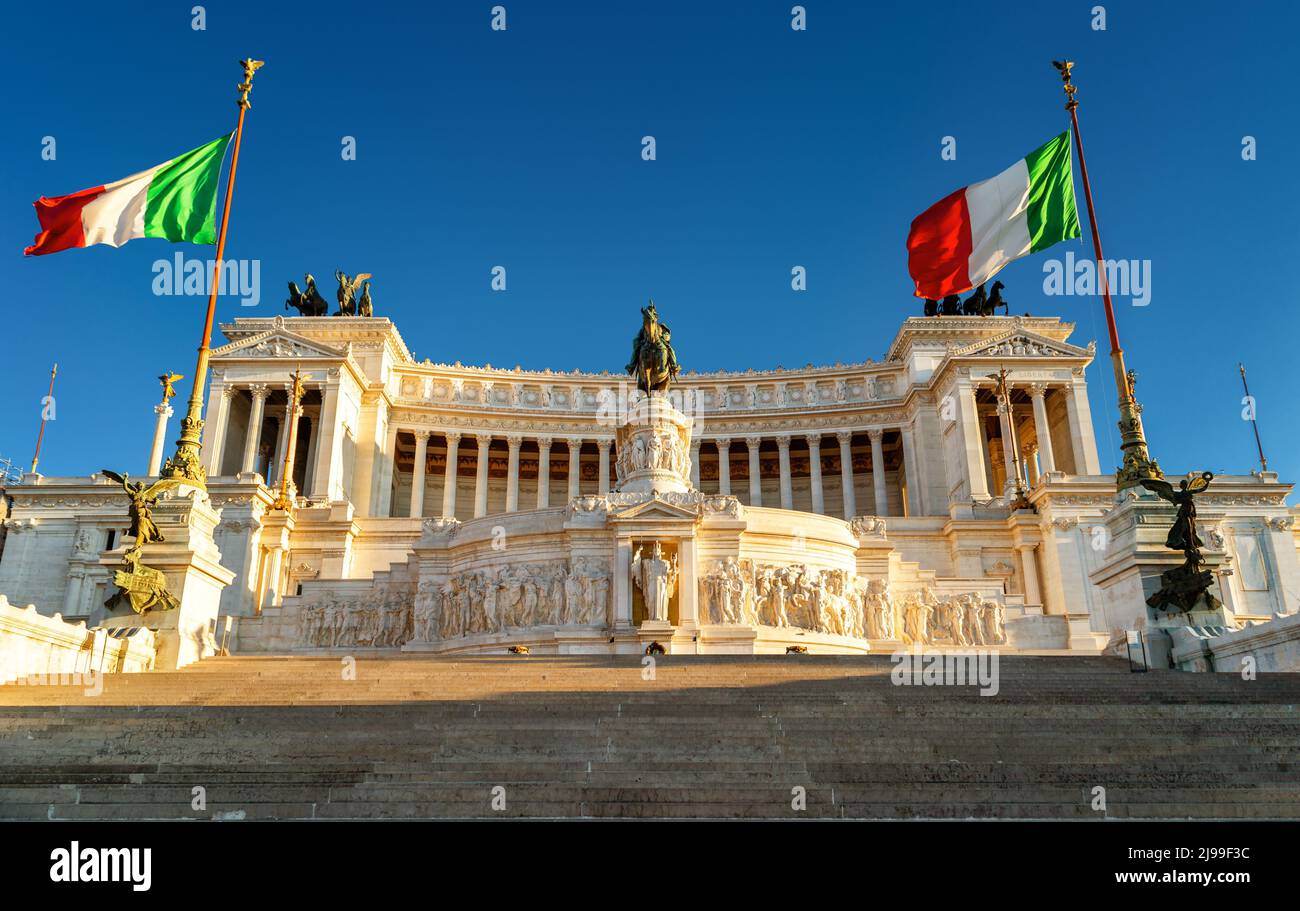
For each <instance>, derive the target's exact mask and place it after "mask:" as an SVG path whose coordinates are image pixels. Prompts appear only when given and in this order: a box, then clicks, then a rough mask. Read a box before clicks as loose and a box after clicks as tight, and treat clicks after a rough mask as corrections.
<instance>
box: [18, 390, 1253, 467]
mask: <svg viewBox="0 0 1300 911" xmlns="http://www.w3.org/2000/svg"><path fill="white" fill-rule="evenodd" d="M58 373H59V365H58V364H55V365H54V366H53V367H51V368H50V391H49V392H47V393H46V394H45V401H43V402H41V431H40V433H38V434H36V452H35V453H33V454H32V472H31V473H32V474H36V463H37V462H39V461H40V460H41V441H42V440H43V439H45V414H46V412H47V411H49V407H50V405H49V403H50V402H51V401H53V399H54V378H55V377H56V376H57V375H58ZM1245 376H1246V375H1245V374H1244V373H1243V374H1242V379H1243V381H1244V380H1245Z"/></svg>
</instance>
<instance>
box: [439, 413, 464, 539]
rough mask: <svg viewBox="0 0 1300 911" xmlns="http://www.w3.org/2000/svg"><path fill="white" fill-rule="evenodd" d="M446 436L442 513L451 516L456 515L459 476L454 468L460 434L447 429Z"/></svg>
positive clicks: (458, 452) (458, 451)
mask: <svg viewBox="0 0 1300 911" xmlns="http://www.w3.org/2000/svg"><path fill="white" fill-rule="evenodd" d="M446 437H447V464H446V465H445V466H444V467H443V472H442V514H443V515H444V516H446V517H448V518H453V517H454V516H455V515H456V483H457V479H458V478H459V475H458V473H457V471H456V468H457V463H458V462H459V461H460V434H459V433H457V432H456V431H454V430H449V431H447V433H446Z"/></svg>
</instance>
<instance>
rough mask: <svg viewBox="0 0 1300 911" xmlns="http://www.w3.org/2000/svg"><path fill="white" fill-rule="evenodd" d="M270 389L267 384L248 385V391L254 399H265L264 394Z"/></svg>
mask: <svg viewBox="0 0 1300 911" xmlns="http://www.w3.org/2000/svg"><path fill="white" fill-rule="evenodd" d="M270 389H271V385H270V384H269V383H249V385H248V391H249V392H251V393H252V394H253V398H255V399H265V398H266V393H267V392H268V391H270Z"/></svg>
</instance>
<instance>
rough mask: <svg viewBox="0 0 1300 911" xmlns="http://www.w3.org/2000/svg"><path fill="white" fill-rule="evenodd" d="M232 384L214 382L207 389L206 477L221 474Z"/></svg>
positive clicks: (205, 425)
mask: <svg viewBox="0 0 1300 911" xmlns="http://www.w3.org/2000/svg"><path fill="white" fill-rule="evenodd" d="M235 392H236V389H235V387H234V386H227V385H226V383H225V381H224V380H222V381H220V382H214V383H213V384H212V386H211V387H210V388H209V390H208V414H207V416H206V420H205V421H204V424H203V469H204V470H205V471H206V472H207V473H208V477H210V478H215V477H217V476H218V475H220V474H221V461H222V459H221V457H222V456H223V455H224V454H225V451H226V430H227V429H228V428H229V426H230V400H231V399H232V398H234V397H235Z"/></svg>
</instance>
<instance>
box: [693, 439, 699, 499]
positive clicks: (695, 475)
mask: <svg viewBox="0 0 1300 911" xmlns="http://www.w3.org/2000/svg"><path fill="white" fill-rule="evenodd" d="M691 486H692V487H694V488H695V489H696V490H699V489H700V441H699V440H691Z"/></svg>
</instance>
